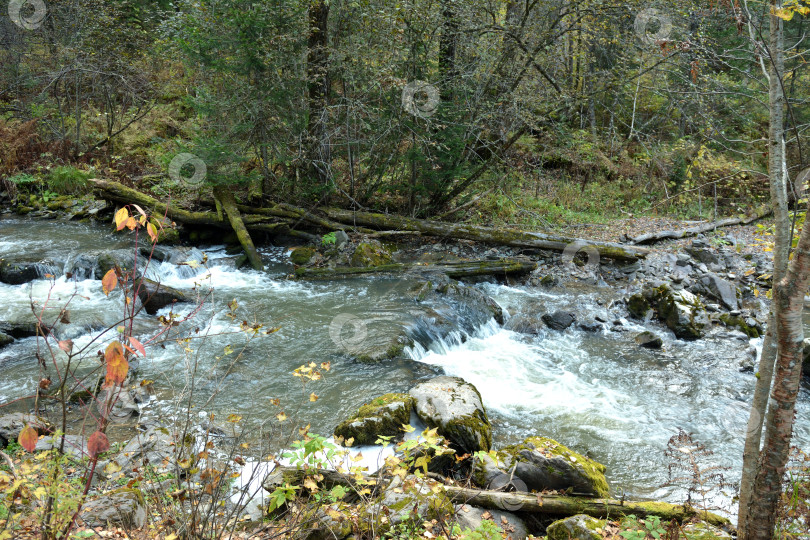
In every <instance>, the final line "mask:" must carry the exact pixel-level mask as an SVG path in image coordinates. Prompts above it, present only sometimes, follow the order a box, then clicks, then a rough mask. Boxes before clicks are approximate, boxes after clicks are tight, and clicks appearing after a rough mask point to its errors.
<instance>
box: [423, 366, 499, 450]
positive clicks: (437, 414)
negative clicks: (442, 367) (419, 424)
mask: <svg viewBox="0 0 810 540" xmlns="http://www.w3.org/2000/svg"><path fill="white" fill-rule="evenodd" d="M408 393H409V394H410V395H411V396H412V397H413V398H414V400H415V405H416V414H417V415H418V416H419V418H421V419H422V421H423V422H424V423H425V424H427V425H428V426H429V427H432V428H438V433H439V435H441V436H443V437H445V438H446V439H447V440H448V441H449V442H450V445H451V446H453V447H455V448H456V450H457V451H460V452H461V453H469V454H472V453H474V452H478V451H479V450H483V451H485V452H488V451H489V450H490V448H492V426H491V425H490V423H489V418H488V417H487V413H486V411H485V410H484V405H483V403H482V402H481V394H480V393H478V390H477V389H476V388H475V386H473V385H472V384H470V383H468V382H466V381H465V380H464V379H461V378H459V377H436V378H434V379H431V380H429V381H426V382H423V383H420V384H418V385H416V386H414V387H413V388H411V390H410V392H408Z"/></svg>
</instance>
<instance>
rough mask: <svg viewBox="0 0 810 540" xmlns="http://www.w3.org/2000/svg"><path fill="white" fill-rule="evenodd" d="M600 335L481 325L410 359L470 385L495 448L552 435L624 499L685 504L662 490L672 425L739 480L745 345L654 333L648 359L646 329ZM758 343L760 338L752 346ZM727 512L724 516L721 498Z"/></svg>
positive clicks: (533, 297) (799, 434) (541, 297)
mask: <svg viewBox="0 0 810 540" xmlns="http://www.w3.org/2000/svg"><path fill="white" fill-rule="evenodd" d="M485 288H486V289H487V292H488V293H489V294H491V295H492V296H493V297H494V298H495V299H496V300H497V301H498V302H499V303H501V305H503V306H504V307H507V309H509V311H510V314H511V316H512V317H516V316H525V315H537V316H539V315H540V314H542V313H545V312H551V311H555V310H557V309H567V308H576V311H577V312H578V313H581V314H587V313H593V314H602V315H603V316H605V318H606V319H607V320H611V321H612V320H613V319H615V318H618V316H619V315H620V313H615V314H614V313H611V312H610V310H609V309H607V308H605V307H604V305H600V304H599V303H597V301H596V300H597V299H598V298H599V297H600V295H599V294H597V293H581V294H576V293H575V294H554V293H549V292H546V291H536V290H534V289H521V288H512V287H506V286H495V285H487V286H485ZM601 303H602V304H605V302H601ZM609 315H612V316H611V317H608V316H609ZM609 326H611V325H606V326H605V328H604V329H603V330H602V331H601V332H597V333H593V334H591V333H587V332H583V331H580V330H574V329H568V330H566V331H564V332H556V331H545V332H543V333H541V334H540V335H537V336H528V335H523V334H518V333H515V332H512V331H510V330H507V329H504V328H501V327H499V326H498V325H497V324H495V323H494V321H491V322H490V323H488V324H487V325H485V326H483V327H482V328H480V329H479V330H478V331H477V332H475V333H473V334H471V335H467V336H454V337H452V338H451V339H445V340H438V341H436V342H434V343H432V344H431V345H430V346H429V347H421V346H416V347H413V348H411V349H409V350H408V353H409V354H410V356H411V358H413V359H414V360H416V361H419V362H423V363H426V364H430V365H432V366H436V367H440V368H441V369H442V370H443V371H444V372H446V373H447V374H449V375H454V376H459V377H462V378H463V379H465V380H467V381H469V382H471V383H473V384H474V385H475V386H476V387H477V388H478V389H479V391H480V393H481V395H482V398H483V401H484V405H485V407H486V408H487V410H488V412H489V413H490V416H491V417H492V418H493V425H494V429H495V440H496V441H498V442H499V443H503V444H506V443H508V442H516V441H519V440H521V439H522V438H524V437H525V436H528V435H532V434H540V435H547V436H550V437H552V438H555V439H557V440H559V441H560V442H562V443H563V444H567V445H570V446H572V447H573V448H576V449H578V450H580V451H583V452H587V453H588V454H589V455H590V456H591V457H593V458H595V459H597V460H598V461H600V462H602V463H604V464H606V465H607V467H608V478H609V479H610V480H611V481H612V483H613V484H614V485H616V486H621V487H623V488H624V489H625V490H626V491H627V492H628V493H631V494H634V495H636V496H649V497H658V498H668V499H670V500H678V499H679V498H680V497H682V496H683V492H682V490H680V489H679V488H678V487H677V486H673V485H669V484H668V471H667V466H668V463H667V461H666V459H665V457H664V454H663V452H664V450H665V449H666V444H667V441H668V440H669V438H670V437H671V436H673V435H674V434H676V433H677V430H678V428H683V429H684V430H686V431H688V432H691V433H693V436H694V438H695V439H696V440H697V441H699V442H701V443H703V444H705V445H706V447H707V448H708V449H709V450H711V451H713V452H714V455H713V456H710V457H709V458H707V463H704V465H705V466H713V465H719V466H727V467H729V471H728V473H727V476H728V477H729V478H730V479H731V480H732V481H735V480H737V479H738V478H739V472H738V471H739V470H740V466H741V454H742V442H743V433H744V429H745V424H746V422H747V418H748V407H749V403H750V396H751V393H752V392H753V386H754V382H755V379H754V377H753V375H751V374H746V373H741V372H740V371H739V360H740V359H741V357H742V352H743V351H744V350H745V348H746V347H747V346H749V344H748V343H744V342H734V341H731V342H729V341H728V340H727V339H713V338H708V339H704V340H701V341H698V342H692V343H686V342H683V341H678V340H675V339H674V338H672V337H671V334H670V333H669V332H668V331H666V329H663V328H658V329H657V330H656V331H657V333H658V334H659V335H661V336H663V337H664V342H665V345H664V349H663V351H658V352H654V351H649V350H646V349H642V348H640V347H638V346H637V345H636V344H635V343H634V341H633V336H635V334H636V333H637V332H639V331H641V330H643V329H645V327H643V326H641V325H639V324H634V323H630V322H627V321H625V324H623V325H621V328H620V330H621V331H609V330H608V327H609ZM758 345H759V340H752V342H751V344H750V346H753V347H756V346H758ZM808 399H810V392H808V391H807V390H806V389H805V390H802V396H801V398H800V403H799V405H798V416H797V425H796V434H795V438H794V443H795V444H797V445H798V446H800V447H803V448H805V449H810V421H809V420H810V407H808ZM725 503H726V505H727V506H728V507H729V508H731V506H732V505H731V504H730V501H729V500H728V499H727V498H726V499H725Z"/></svg>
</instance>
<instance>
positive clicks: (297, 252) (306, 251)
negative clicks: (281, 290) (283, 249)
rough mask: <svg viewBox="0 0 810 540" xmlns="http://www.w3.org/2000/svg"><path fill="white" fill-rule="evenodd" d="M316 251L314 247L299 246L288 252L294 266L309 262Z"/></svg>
mask: <svg viewBox="0 0 810 540" xmlns="http://www.w3.org/2000/svg"><path fill="white" fill-rule="evenodd" d="M317 253H318V252H317V251H315V248H311V247H299V248H295V249H294V250H292V251H291V252H290V261H291V262H292V263H293V264H294V265H296V266H304V265H307V264H309V263H310V261H312V259H313V258H314V257H315V255H316V254H317Z"/></svg>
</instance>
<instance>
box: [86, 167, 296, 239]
mask: <svg viewBox="0 0 810 540" xmlns="http://www.w3.org/2000/svg"><path fill="white" fill-rule="evenodd" d="M90 183H91V184H92V185H93V187H94V189H95V190H96V191H97V192H98V194H99V195H100V196H101V197H103V198H104V199H107V200H111V201H116V202H119V203H123V204H133V203H134V204H138V205H140V206H142V207H144V208H150V209H151V210H152V211H153V212H155V213H157V214H160V215H164V214H165V215H166V216H167V217H169V218H170V219H172V220H175V221H179V222H181V223H185V224H188V225H207V226H211V227H217V228H220V229H231V228H232V226H231V224H230V222H229V221H228V220H225V219H224V216H219V215H218V214H217V212H192V211H191V210H186V209H184V208H179V207H178V206H175V205H170V204H166V203H162V202H160V201H159V200H157V199H155V198H154V197H150V196H149V195H147V194H145V193H141V192H140V191H138V190H136V189H132V188H130V187H127V186H125V185H123V184H120V183H118V182H112V181H109V180H101V179H97V178H95V179H91V180H90ZM242 221H243V223H244V224H245V227H246V228H247V229H248V230H256V231H261V232H265V233H271V234H283V233H287V232H288V231H289V230H290V224H291V223H293V221H292V220H285V219H281V218H275V219H273V218H271V217H270V216H264V215H243V216H242Z"/></svg>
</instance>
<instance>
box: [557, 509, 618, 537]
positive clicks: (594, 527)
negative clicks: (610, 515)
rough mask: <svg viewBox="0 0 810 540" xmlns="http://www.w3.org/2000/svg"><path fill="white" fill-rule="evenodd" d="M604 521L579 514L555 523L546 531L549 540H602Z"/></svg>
mask: <svg viewBox="0 0 810 540" xmlns="http://www.w3.org/2000/svg"><path fill="white" fill-rule="evenodd" d="M604 526H605V520H604V519H596V518H594V517H591V516H586V515H585V514H577V515H576V516H571V517H568V518H565V519H561V520H559V521H555V522H554V523H552V524H551V525H549V526H548V528H547V529H546V537H547V538H548V540H602V538H603V536H602V534H601V531H602V529H603V528H604Z"/></svg>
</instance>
